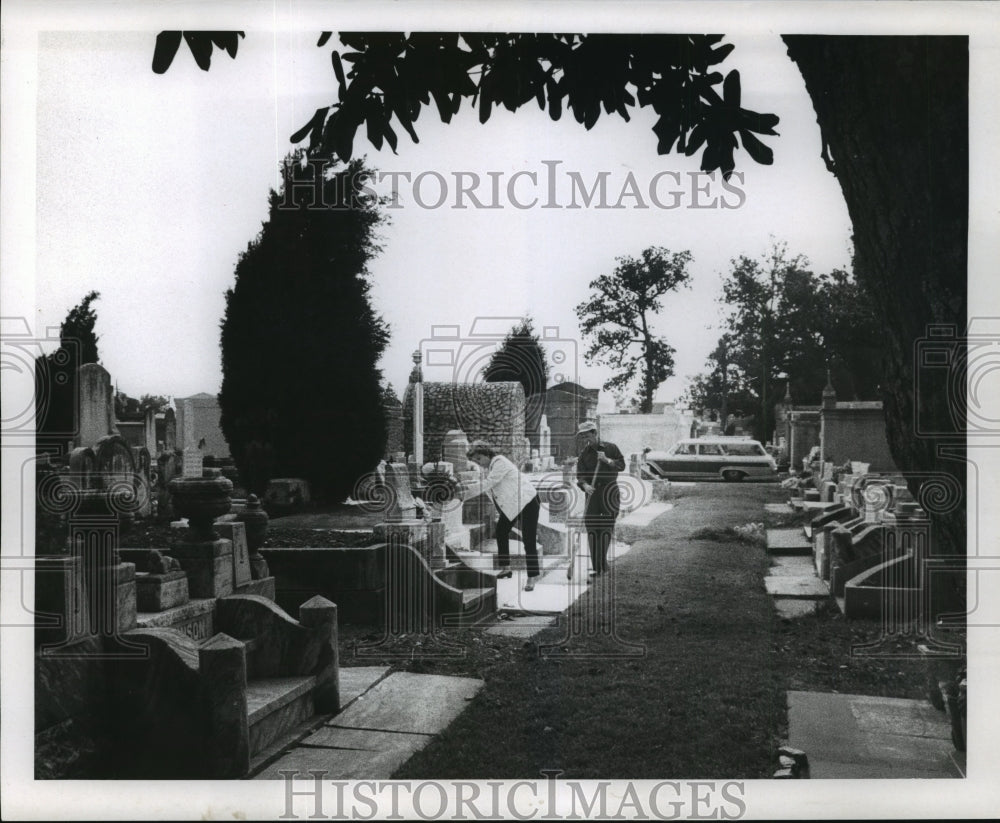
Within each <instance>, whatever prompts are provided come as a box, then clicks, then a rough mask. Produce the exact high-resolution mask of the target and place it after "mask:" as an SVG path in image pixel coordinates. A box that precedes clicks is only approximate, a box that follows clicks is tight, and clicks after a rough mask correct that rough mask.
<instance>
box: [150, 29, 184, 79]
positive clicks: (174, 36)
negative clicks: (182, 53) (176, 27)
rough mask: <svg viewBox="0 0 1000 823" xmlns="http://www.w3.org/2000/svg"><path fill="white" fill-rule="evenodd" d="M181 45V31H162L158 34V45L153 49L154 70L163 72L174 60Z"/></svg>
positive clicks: (158, 72)
mask: <svg viewBox="0 0 1000 823" xmlns="http://www.w3.org/2000/svg"><path fill="white" fill-rule="evenodd" d="M180 45H181V33H180V32H179V31H161V32H160V33H159V34H158V35H156V47H155V48H154V49H153V71H154V72H156V73H157V74H163V73H164V72H165V71H166V70H167V69H169V68H170V64H171V63H172V62H173V61H174V56H175V55H176V54H177V49H179V48H180Z"/></svg>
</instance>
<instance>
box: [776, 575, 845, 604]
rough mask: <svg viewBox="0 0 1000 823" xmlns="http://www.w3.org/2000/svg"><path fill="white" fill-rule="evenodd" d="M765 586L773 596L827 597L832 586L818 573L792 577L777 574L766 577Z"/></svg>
mask: <svg viewBox="0 0 1000 823" xmlns="http://www.w3.org/2000/svg"><path fill="white" fill-rule="evenodd" d="M764 587H765V588H766V589H767V593H768V594H769V595H771V596H772V597H806V598H815V599H820V598H825V597H829V596H830V588H829V586H827V584H826V583H824V582H823V581H822V580H820V579H819V578H818V577H816V575H812V576H811V577H792V576H790V575H789V576H784V575H776V576H774V577H765V578H764Z"/></svg>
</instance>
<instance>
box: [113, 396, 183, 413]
mask: <svg viewBox="0 0 1000 823" xmlns="http://www.w3.org/2000/svg"><path fill="white" fill-rule="evenodd" d="M169 403H170V401H169V400H168V399H167V398H166V397H163V396H162V395H159V394H144V395H142V397H140V398H139V399H138V400H137V399H136V398H134V397H129V395H127V394H126V393H125V392H123V391H116V392H115V418H116V419H118V420H145V419H146V412H147V411H149V410H150V409H152V410H153V411H154V412H157V413H158V412H161V411H164V410H165V409H166V408H167V406H168V405H169Z"/></svg>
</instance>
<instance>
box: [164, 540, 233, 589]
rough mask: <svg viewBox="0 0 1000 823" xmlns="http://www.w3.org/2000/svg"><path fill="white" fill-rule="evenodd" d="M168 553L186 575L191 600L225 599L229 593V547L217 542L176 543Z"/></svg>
mask: <svg viewBox="0 0 1000 823" xmlns="http://www.w3.org/2000/svg"><path fill="white" fill-rule="evenodd" d="M171 554H172V555H173V556H174V557H176V558H177V560H178V561H180V564H181V568H182V569H184V571H185V572H187V578H188V591H189V592H190V595H191V597H198V598H200V597H225V596H226V595H227V594H232V593H233V544H232V543H231V542H230V541H228V540H223V539H221V538H220V539H218V540H211V541H206V542H203V543H189V542H187V541H179V542H178V543H177V544H176V545H175V546H174V548H173V549H172V550H171Z"/></svg>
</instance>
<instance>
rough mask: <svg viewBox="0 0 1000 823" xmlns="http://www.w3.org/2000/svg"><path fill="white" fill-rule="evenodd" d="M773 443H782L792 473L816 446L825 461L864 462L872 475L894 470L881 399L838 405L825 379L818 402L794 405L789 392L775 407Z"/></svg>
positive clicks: (834, 393)
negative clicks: (818, 403)
mask: <svg viewBox="0 0 1000 823" xmlns="http://www.w3.org/2000/svg"><path fill="white" fill-rule="evenodd" d="M774 411H775V415H774V417H775V431H774V442H775V443H776V444H778V445H781V444H782V443H784V448H785V449H786V450H787V452H788V457H789V464H790V467H791V470H792V471H799V470H801V468H802V458H803V457H806V456H807V455H808V454H809V451H810V449H812V448H813V446H820V447H821V451H822V452H823V456H824V459H825V460H826V461H827V462H832V463H836V464H838V465H840V464H843V463H844V462H846V461H848V460H852V461H856V462H860V463H868V464H869V470H870V471H873V472H892V471H898V469H897V468H896V464H895V462H894V461H893V459H892V453H891V452H890V451H889V441H888V439H887V438H886V428H885V412H884V410H883V408H882V401H881V400H863V401H860V400H855V401H849V402H838V401H837V393H836V391H835V390H834V388H833V385H832V383H831V382H830V381H829V379H828V380H827V385H826V388H824V389H823V399H822V403H821V404H820V405H818V406H796V405H794V403H793V402H792V397H791V393H790V392H789V391H788V390H787V388H786V391H785V397H784V399H783V400H782V401H781V402H780V403H778V404H777V405H776V406H775V409H774Z"/></svg>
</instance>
